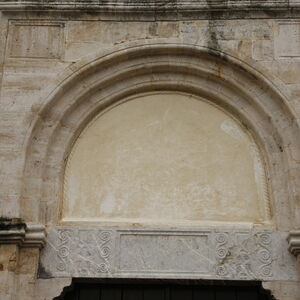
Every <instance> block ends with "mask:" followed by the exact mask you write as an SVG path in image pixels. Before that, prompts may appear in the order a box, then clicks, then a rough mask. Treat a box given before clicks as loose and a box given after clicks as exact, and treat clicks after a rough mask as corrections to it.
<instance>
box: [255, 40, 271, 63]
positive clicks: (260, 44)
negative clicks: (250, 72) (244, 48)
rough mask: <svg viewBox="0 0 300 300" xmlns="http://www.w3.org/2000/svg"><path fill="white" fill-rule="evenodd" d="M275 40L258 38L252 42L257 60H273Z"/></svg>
mask: <svg viewBox="0 0 300 300" xmlns="http://www.w3.org/2000/svg"><path fill="white" fill-rule="evenodd" d="M273 49H274V47H273V41H269V40H257V41H253V44H252V57H253V58H254V59H255V60H273V59H274V54H273Z"/></svg>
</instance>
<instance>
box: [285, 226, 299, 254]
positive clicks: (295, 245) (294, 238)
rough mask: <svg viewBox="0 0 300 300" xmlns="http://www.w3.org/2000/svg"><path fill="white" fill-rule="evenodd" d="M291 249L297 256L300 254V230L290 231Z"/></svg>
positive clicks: (289, 241)
mask: <svg viewBox="0 0 300 300" xmlns="http://www.w3.org/2000/svg"><path fill="white" fill-rule="evenodd" d="M287 240H288V243H289V248H288V249H289V251H290V252H291V253H292V254H293V255H295V256H296V257H297V256H298V255H300V230H293V231H290V233H289V235H288V238H287Z"/></svg>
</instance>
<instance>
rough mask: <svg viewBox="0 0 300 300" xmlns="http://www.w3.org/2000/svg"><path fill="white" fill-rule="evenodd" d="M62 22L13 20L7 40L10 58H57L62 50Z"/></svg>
mask: <svg viewBox="0 0 300 300" xmlns="http://www.w3.org/2000/svg"><path fill="white" fill-rule="evenodd" d="M62 28H63V23H59V22H54V23H49V22H34V21H33V22H32V21H31V22H21V21H20V22H13V23H11V28H10V30H11V33H10V37H11V39H10V41H9V52H8V55H9V57H10V58H31V59H33V58H39V59H41V58H44V59H45V58H47V59H58V58H60V57H61V55H62V50H63V48H62V47H63V43H62V42H63V31H62Z"/></svg>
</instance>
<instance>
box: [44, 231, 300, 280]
mask: <svg viewBox="0 0 300 300" xmlns="http://www.w3.org/2000/svg"><path fill="white" fill-rule="evenodd" d="M47 238H48V241H47V244H46V247H45V249H44V250H43V253H42V256H41V268H40V270H42V271H41V272H40V276H46V277H48V276H49V277H90V278H92V277H95V278H100V277H126V278H136V276H139V277H141V278H142V277H147V278H165V276H166V274H167V276H168V278H186V279H188V278H199V279H201V278H202V279H224V280H225V279H228V280H298V277H299V274H297V273H296V272H295V271H293V270H294V269H295V268H294V263H295V262H294V260H295V258H294V257H293V255H292V254H290V253H289V252H288V250H287V241H286V238H287V233H284V232H274V231H270V230H234V229H233V230H219V229H218V230H217V229H206V230H204V229H203V230H195V229H192V230H162V229H156V230H147V229H126V228H122V229H107V228H89V227H58V228H53V229H52V230H51V231H50V232H49V234H48V236H47ZM275 245H276V247H275ZM279 255H281V257H282V259H281V260H278V259H277V258H278V256H279ZM283 262H284V263H283Z"/></svg>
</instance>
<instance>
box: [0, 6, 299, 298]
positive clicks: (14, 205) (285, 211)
mask: <svg viewBox="0 0 300 300" xmlns="http://www.w3.org/2000/svg"><path fill="white" fill-rule="evenodd" d="M299 12H300V9H299V1H298V0H290V1H285V0H283V1H281V0H280V1H271V0H267V1H175V2H174V1H171V2H170V1H168V2H167V3H166V1H158V2H157V1H155V2H154V1H152V2H151V1H150V2H149V1H148V2H147V3H146V2H142V1H129V2H128V1H127V2H126V1H109V2H107V1H93V0H92V1H88V3H87V2H86V1H35V0H34V1H30V2H29V1H27V0H24V1H10V0H9V1H0V102H1V106H0V170H1V172H0V173H1V174H0V199H1V200H0V210H1V216H3V217H6V218H14V219H15V218H16V219H19V218H22V219H23V220H24V224H23V225H22V226H21V228H18V229H17V230H13V232H12V231H11V230H8V231H7V230H6V229H7V228H6V229H3V230H1V234H0V236H1V238H0V240H1V245H0V298H1V300H2V299H5V300H6V299H7V300H8V299H9V300H16V299H22V300H27V299H28V300H32V299H34V300H36V299H38V300H40V299H43V300H46V299H49V300H50V299H51V300H52V299H53V298H54V297H56V296H58V295H59V294H60V293H61V291H62V289H63V287H64V286H68V285H69V284H70V283H71V276H75V277H88V276H91V277H101V278H106V277H123V278H128V277H131V278H150V277H151V278H162V279H164V278H177V279H186V278H195V279H200V278H204V279H205V278H207V279H221V280H227V279H237V280H253V279H257V280H262V281H263V282H264V286H265V287H266V288H268V289H270V290H272V292H273V294H274V296H275V297H276V299H279V300H298V299H299V295H300V291H299V286H300V284H299V274H300V273H299V272H300V271H299V268H300V267H299V255H298V263H297V262H296V257H295V256H293V255H292V254H290V253H289V252H288V245H289V244H288V241H287V240H286V238H287V235H288V232H290V231H297V230H299V228H300V204H299V203H300V202H299V195H300V185H299V174H300V151H299V149H300V145H299V142H300V132H299V124H300V104H299V103H300V101H299V90H300V87H299V84H300V76H299V57H300V52H299V32H300V31H299V17H300V14H299ZM170 90H171V91H173V92H175V91H176V92H178V91H180V92H185V93H190V94H193V95H195V96H197V97H203V98H205V99H208V100H209V101H211V103H215V104H217V105H221V106H222V107H223V109H224V110H225V111H228V112H230V114H232V115H233V116H234V117H235V118H236V119H237V120H239V121H240V122H241V123H242V124H243V126H244V127H245V128H246V129H247V130H249V132H251V134H252V136H253V139H254V140H255V142H256V144H257V145H258V147H259V149H260V150H261V152H262V154H263V158H264V159H265V166H266V179H267V182H268V187H269V194H270V204H271V205H270V211H269V215H270V216H271V222H269V223H264V222H262V223H260V224H256V225H255V226H258V227H255V228H252V227H249V226H248V227H247V226H246V227H245V224H241V223H236V222H235V223H234V224H233V222H232V223H230V222H229V223H230V224H226V226H225V224H220V223H219V224H216V223H214V224H204V223H205V222H203V223H202V224H201V222H200V223H199V224H198V225H197V227H193V229H189V230H185V229H184V228H183V227H182V225H180V224H179V223H178V222H175V223H176V224H175V225H173V227H172V229H170V226H168V224H166V227H167V229H166V228H160V227H159V226H158V227H157V226H156V229H153V228H148V229H146V228H145V227H143V226H142V224H140V223H130V224H127V225H128V226H127V225H126V226H127V227H125V226H123V227H122V226H119V227H115V228H110V227H105V226H103V227H99V226H102V225H99V223H98V221H97V220H96V221H95V220H93V221H92V220H91V219H90V218H89V216H88V215H87V216H85V217H86V222H87V223H88V224H89V227H84V226H82V227H79V224H78V223H76V222H73V223H72V222H71V223H70V226H65V227H55V224H58V223H59V220H60V219H61V217H62V201H63V197H62V182H63V177H64V172H65V162H66V160H67V157H68V154H69V153H70V151H71V149H72V145H73V143H74V141H75V140H76V138H77V137H78V135H79V134H80V132H82V130H83V129H84V128H85V126H86V125H87V124H88V123H89V122H90V121H91V120H92V119H93V117H95V116H96V115H97V114H98V113H99V112H101V111H103V109H104V108H108V107H110V106H111V105H115V104H116V103H118V101H121V100H122V99H125V98H126V97H128V96H132V95H136V94H139V93H142V92H153V91H156V92H161V91H170ZM252 208H253V207H252ZM30 222H31V224H33V225H31V227H30V226H28V224H29V223H30ZM34 224H42V226H46V227H47V228H48V229H49V237H48V242H47V243H46V248H45V250H43V252H42V260H41V264H40V267H39V274H40V277H43V278H39V279H37V274H36V273H37V267H38V263H37V262H38V258H39V251H40V250H39V248H40V247H42V245H43V243H44V231H43V227H41V228H39V226H40V225H38V226H37V225H34ZM25 225H26V226H25ZM189 225H190V226H191V224H188V225H185V226H187V227H188V228H190V227H189ZM206 225H207V226H212V227H209V228H210V229H206V228H207V227H206ZM228 227H229V228H231V230H227V229H226V228H228ZM11 229H12V228H11ZM64 232H69V233H70V236H68V235H65V234H64ZM103 232H110V234H109V235H107V233H106V234H105V236H106V238H104V240H103V236H102V234H103ZM265 234H267V235H268V236H270V237H271V239H270V240H271V241H270V244H268V243H267V244H265V243H266V241H269V240H268V239H267V240H264V242H262V241H261V240H260V238H259V236H261V235H265ZM101 236H102V239H101ZM70 237H71V239H70ZM107 237H109V238H107ZM224 237H225V239H224ZM295 237H297V235H295V234H292V235H290V239H289V243H290V250H291V251H292V252H294V253H298V252H297V251H298V250H297V249H298V248H297V247H298V246H297V243H298V242H297V241H296V240H297V239H296V238H295ZM8 242H9V243H10V244H8ZM3 243H5V244H3ZM19 245H22V246H19ZM57 267H59V268H60V269H61V270H59V269H57ZM52 276H55V278H50V277H52Z"/></svg>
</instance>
